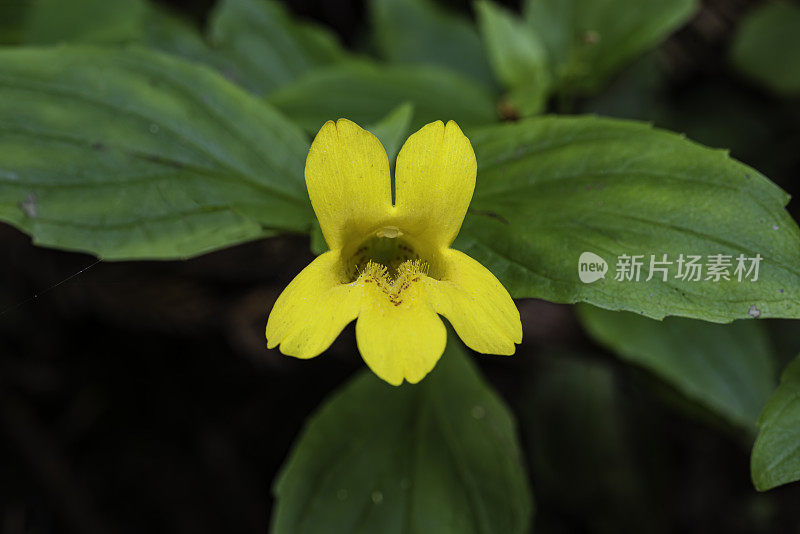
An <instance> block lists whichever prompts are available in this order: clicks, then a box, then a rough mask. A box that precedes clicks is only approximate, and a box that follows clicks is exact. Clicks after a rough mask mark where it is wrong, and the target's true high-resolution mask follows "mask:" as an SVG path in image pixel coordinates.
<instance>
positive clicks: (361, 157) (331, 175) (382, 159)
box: [306, 119, 392, 250]
mask: <svg viewBox="0 0 800 534" xmlns="http://www.w3.org/2000/svg"><path fill="white" fill-rule="evenodd" d="M306 186H307V187H308V196H309V197H311V205H312V206H313V207H314V212H315V213H316V214H317V219H319V223H320V226H321V227H322V233H323V235H324V236H325V241H327V242H328V247H330V249H331V250H340V249H341V248H342V247H343V246H344V244H345V243H347V242H348V241H352V240H353V239H355V240H358V239H361V238H363V237H364V236H365V235H367V233H368V232H370V231H372V230H373V229H375V227H376V226H377V225H378V224H379V223H381V222H382V221H384V220H385V219H386V217H387V216H388V213H389V212H390V211H391V209H392V190H391V178H390V175H389V159H388V158H387V157H386V150H384V148H383V146H382V145H381V142H380V141H378V138H377V137H375V136H374V135H372V134H371V133H369V132H368V131H366V130H364V129H362V128H360V127H359V126H358V125H357V124H355V123H353V122H350V121H349V120H347V119H339V120H338V121H337V122H336V123H334V122H333V121H328V122H326V123H325V124H324V125H323V126H322V129H320V131H319V133H318V134H317V137H315V138H314V142H313V143H312V144H311V149H310V150H309V153H308V158H307V159H306ZM357 245H358V243H356V246H357Z"/></svg>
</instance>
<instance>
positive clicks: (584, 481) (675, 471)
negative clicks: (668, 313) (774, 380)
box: [0, 0, 800, 534]
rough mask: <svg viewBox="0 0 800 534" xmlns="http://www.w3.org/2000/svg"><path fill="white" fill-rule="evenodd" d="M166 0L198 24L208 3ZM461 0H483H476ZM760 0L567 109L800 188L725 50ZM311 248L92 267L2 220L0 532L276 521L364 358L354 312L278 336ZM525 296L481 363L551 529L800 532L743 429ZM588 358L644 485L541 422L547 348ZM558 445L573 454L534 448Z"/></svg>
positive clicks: (764, 111)
mask: <svg viewBox="0 0 800 534" xmlns="http://www.w3.org/2000/svg"><path fill="white" fill-rule="evenodd" d="M169 3H170V4H171V5H172V6H173V7H175V8H177V9H179V10H180V11H182V12H184V13H185V14H186V15H187V16H189V17H191V18H193V19H195V20H196V21H197V23H198V24H202V23H203V21H204V18H205V17H206V16H207V13H208V10H209V9H210V7H211V6H212V2H211V1H205V0H203V1H197V2H190V1H188V0H187V1H173V2H169ZM505 3H506V4H507V5H510V6H511V7H518V6H517V5H516V4H515V3H514V2H505ZM289 4H290V6H291V9H292V10H293V11H294V12H295V13H296V14H298V15H301V16H304V17H308V18H312V19H315V20H317V21H319V22H321V23H323V24H325V25H327V26H330V27H332V28H334V30H335V31H336V32H337V33H338V34H339V35H340V36H341V38H342V40H343V41H344V42H345V43H347V44H348V45H351V46H356V45H360V44H361V43H362V42H363V41H362V37H363V35H364V34H365V27H366V23H367V21H366V14H365V7H364V5H363V3H362V2H355V1H351V2H348V1H339V2H329V1H323V0H316V1H315V0H297V1H292V2H289ZM447 4H448V5H449V6H450V7H451V8H453V9H457V10H461V11H463V12H466V13H468V12H470V4H469V3H468V2H447ZM754 4H755V2H748V1H745V0H710V1H707V2H705V3H704V5H703V8H702V10H701V11H700V13H699V14H698V15H697V16H696V17H695V18H694V19H693V21H692V22H691V23H690V24H689V25H688V26H687V27H685V28H684V29H682V30H681V31H679V32H678V33H677V34H676V35H674V36H673V37H672V38H670V40H669V41H668V42H667V43H666V44H664V45H663V46H662V47H661V48H660V50H659V51H658V52H656V53H655V55H652V56H650V57H648V58H646V59H645V60H644V61H645V62H649V63H647V65H656V67H657V72H658V74H657V75H653V74H652V72H651V71H650V70H648V69H646V68H643V67H642V65H643V64H644V63H641V62H640V63H639V64H638V66H636V65H635V66H634V67H632V68H631V69H630V70H629V71H627V72H626V73H623V74H622V75H621V76H620V77H619V78H618V79H617V80H616V81H615V82H614V84H613V85H612V86H611V87H610V88H609V90H608V91H606V93H605V94H604V95H601V97H599V98H595V99H592V100H586V101H583V102H580V103H579V106H578V109H575V110H573V111H600V112H604V113H607V114H614V115H618V116H626V117H633V118H640V119H645V120H653V121H655V122H656V124H657V125H659V126H663V127H668V128H671V129H674V130H678V131H683V132H687V133H688V135H689V136H690V137H692V138H694V139H697V140H699V141H701V142H704V143H706V144H710V145H712V146H725V147H730V148H732V153H733V155H734V156H736V157H738V158H739V159H742V160H743V161H745V162H746V163H748V164H751V165H753V166H754V167H756V168H758V169H759V170H762V171H763V172H765V173H766V174H767V175H768V176H770V177H771V178H772V179H773V180H775V181H776V182H778V183H779V184H780V185H781V186H782V187H784V188H785V189H787V190H788V191H789V192H792V193H795V194H796V193H798V185H797V181H796V179H795V176H796V173H797V171H798V169H799V168H800V155H798V150H797V147H798V146H800V127H798V125H800V119H799V117H800V112H798V105H797V102H786V101H783V100H779V99H777V98H773V97H771V96H768V95H766V94H765V93H763V92H762V91H761V90H760V89H759V88H757V87H753V86H751V85H750V84H749V83H747V82H746V81H743V80H742V79H740V78H739V77H738V76H737V75H736V74H735V73H734V72H732V70H731V68H730V67H729V65H728V62H727V60H726V57H727V47H728V45H729V43H730V39H731V36H732V32H733V30H734V28H735V27H736V24H737V22H738V21H739V20H740V19H741V17H742V15H743V14H744V13H745V12H746V11H747V9H749V8H750V7H752V5H754ZM642 72H644V73H645V74H642ZM790 207H793V206H792V205H791V204H790ZM794 208H795V209H793V211H794V215H795V217H796V218H797V209H796V207H794ZM308 245H309V244H308V239H307V238H306V237H303V236H288V237H280V238H273V239H268V240H264V241H260V242H255V243H250V244H247V245H242V246H238V247H234V248H231V249H228V250H225V251H221V252H216V253H213V254H208V255H206V256H203V257H201V258H197V259H194V260H190V261H185V262H160V263H157V262H130V263H99V264H95V261H96V260H95V259H94V258H92V257H90V256H87V255H82V254H76V253H67V252H60V251H53V250H46V249H41V248H37V247H34V246H32V245H31V243H30V240H29V238H28V237H27V236H25V235H24V234H21V233H20V232H18V231H16V230H14V229H12V228H11V227H9V226H7V225H2V224H0V251H2V252H0V259H1V260H2V261H0V532H2V533H9V534H11V533H21V532H31V533H38V532H43V533H44V532H76V533H78V532H80V533H83V532H87V533H93V532H98V533H99V532H187V533H189V532H198V533H200V532H231V533H238V532H243V533H244V532H265V531H266V529H267V527H268V524H269V517H270V510H271V508H272V505H273V501H272V496H271V483H272V480H273V479H274V477H275V475H276V472H277V470H278V469H279V467H280V465H281V463H282V462H283V460H284V458H285V457H286V454H287V453H288V451H289V450H290V447H291V445H292V443H293V440H294V439H295V438H296V437H297V435H298V433H299V432H300V431H301V429H302V426H303V423H304V421H305V419H306V418H307V417H308V416H309V415H310V414H311V413H312V412H313V411H314V409H315V408H316V407H317V406H318V405H319V404H320V403H321V401H322V400H323V399H324V398H325V397H326V396H327V395H328V394H330V393H331V392H332V391H333V390H334V389H335V388H336V387H337V386H339V385H341V384H342V383H344V381H346V380H347V378H348V377H350V376H351V375H352V374H353V373H355V372H356V371H358V370H360V369H362V368H363V367H364V364H363V363H362V361H361V359H360V357H359V355H358V352H357V350H356V348H355V340H354V336H353V329H352V326H351V327H349V328H348V329H346V330H345V332H344V334H343V335H342V336H340V338H339V339H338V340H337V341H336V343H335V344H334V346H333V347H332V349H331V350H329V351H328V352H326V353H325V354H324V355H323V356H321V357H319V358H316V359H314V360H311V361H300V360H295V359H292V358H289V357H285V356H282V355H281V354H280V353H278V352H277V351H275V350H272V351H270V350H267V348H266V342H265V340H264V326H265V324H266V318H267V314H268V312H269V310H270V308H271V306H272V304H273V302H274V300H275V298H276V297H277V295H278V294H279V293H280V291H281V290H282V288H283V287H284V286H285V285H286V284H287V283H288V282H289V281H290V280H291V279H292V278H293V277H294V276H295V274H297V272H299V270H300V269H301V268H302V267H303V266H304V265H305V264H306V263H308V262H309V261H310V260H311V259H312V255H311V253H310V252H309V246H308ZM90 265H92V266H91V267H90V268H89V269H87V270H86V271H84V272H82V273H80V274H78V275H77V276H74V277H72V278H69V277H71V276H72V275H74V274H75V273H78V272H79V271H81V270H82V269H84V268H86V267H87V266H90ZM54 284H55V287H53V286H54ZM519 306H520V311H521V313H522V318H523V325H524V332H525V334H524V340H525V341H524V343H523V345H522V346H521V347H520V348H519V350H518V353H517V355H516V356H515V357H513V358H495V357H491V356H478V357H477V360H478V362H479V363H480V365H481V367H482V369H483V371H484V373H485V375H486V377H487V379H488V380H489V381H490V382H491V383H492V384H493V385H494V386H495V388H496V389H497V390H498V391H499V393H500V394H501V396H502V397H504V399H505V400H506V401H507V402H508V404H509V405H510V406H511V408H512V409H513V410H514V411H515V413H517V415H518V418H519V426H520V434H521V436H522V440H523V446H524V448H525V450H526V451H527V453H528V455H529V458H530V461H529V464H530V469H531V471H532V473H531V479H532V481H533V486H534V493H535V494H536V498H537V506H538V513H537V519H536V526H537V530H539V531H541V532H565V533H566V532H579V533H580V532H641V531H648V532H734V533H736V532H800V527H798V525H800V506H798V503H800V488H798V487H797V486H796V485H795V486H788V487H784V488H779V489H776V490H774V491H772V492H769V493H768V494H757V493H756V492H755V491H754V490H753V489H752V486H751V483H750V480H749V447H750V444H751V442H750V441H749V439H747V438H744V437H742V436H740V435H737V434H736V433H735V432H734V431H732V430H730V429H728V428H726V427H725V426H724V425H723V424H722V423H720V422H719V421H716V420H714V419H713V416H711V415H710V414H706V413H704V412H702V410H699V409H698V408H697V407H691V406H690V407H687V406H685V403H682V402H681V401H679V400H677V396H676V395H675V394H673V392H671V391H670V390H669V388H668V387H666V386H664V385H663V384H660V383H658V382H657V381H656V380H655V379H654V378H652V377H650V376H648V375H647V374H646V373H644V372H641V371H639V370H637V369H633V368H630V367H628V366H625V365H623V364H621V363H619V362H618V361H617V360H616V359H615V358H614V357H613V356H611V355H609V354H607V353H606V352H604V351H603V350H602V349H600V348H598V347H596V346H595V345H594V344H593V343H592V342H591V341H590V340H589V339H588V338H587V337H586V336H585V335H584V334H583V333H582V332H581V330H580V327H579V325H578V323H577V321H576V319H575V318H574V316H573V313H572V310H571V307H569V306H564V305H555V304H549V303H545V302H540V301H522V302H520V303H519ZM795 324H796V323H794V322H789V321H774V322H772V323H771V325H770V327H771V331H772V334H773V344H774V346H775V348H776V350H777V352H778V354H779V356H780V358H781V359H782V361H785V360H787V359H788V358H790V357H791V356H794V355H796V354H797V353H798V352H799V351H800V335H798V331H797V328H796V326H793V325H795ZM575 355H578V356H579V358H582V359H585V360H589V361H593V362H595V361H596V362H599V365H602V366H603V367H604V368H606V369H608V372H609V373H611V376H612V377H613V380H614V384H615V388H616V396H615V406H616V407H617V409H618V411H619V412H618V417H619V419H620V421H622V424H623V425H624V428H623V434H624V437H625V445H624V447H625V450H626V451H627V452H628V453H629V454H628V455H626V458H627V460H626V461H629V462H630V466H628V467H631V466H632V467H631V469H633V471H634V472H635V473H637V475H636V476H637V477H638V478H637V482H636V485H635V494H636V498H635V499H634V500H631V499H628V498H627V497H625V496H624V495H625V493H624V492H621V493H620V495H617V494H616V493H617V492H616V491H615V488H618V487H619V486H620V483H618V481H617V480H616V479H615V478H614V477H615V476H616V475H617V474H618V473H616V474H615V473H612V474H610V475H609V474H608V472H607V471H608V470H607V469H603V468H602V466H598V467H597V469H598V470H597V472H592V471H591V469H592V467H591V464H587V465H590V467H589V470H588V472H587V471H586V470H584V471H581V472H578V470H577V469H576V468H575V465H576V464H578V465H584V464H585V462H584V463H581V462H583V459H584V455H588V456H591V454H589V453H587V451H588V450H590V449H592V448H593V447H595V444H593V443H592V442H591V441H589V442H581V441H580V440H581V436H574V437H573V438H574V439H569V437H567V438H566V443H557V442H556V441H554V440H558V439H563V438H564V436H563V435H561V436H558V435H557V436H553V437H551V435H550V433H549V432H547V430H548V429H552V430H553V431H552V433H553V434H559V432H557V431H556V428H555V427H552V426H548V425H547V424H546V423H547V422H548V421H551V420H552V421H553V424H556V425H557V424H558V420H559V418H558V415H559V413H560V412H559V410H561V409H563V407H558V406H556V403H553V402H548V401H547V399H544V400H542V398H541V395H539V393H538V390H537V387H539V386H541V378H540V377H541V376H546V372H545V371H546V369H547V368H548V366H549V365H551V362H552V361H553V360H554V359H558V358H562V357H574V356H575ZM532 399H533V400H532ZM563 402H568V400H566V399H565V400H563ZM529 423H530V424H529ZM539 428H544V429H545V433H544V435H541V433H539V432H538V431H537V430H536V429H539ZM532 429H533V430H532ZM561 434H564V433H563V432H561ZM353 439H358V437H357V436H354V438H353ZM552 449H558V450H559V451H560V452H561V454H560V457H552V458H549V457H546V458H545V459H544V460H541V459H538V460H537V458H541V454H540V453H541V451H542V450H552ZM543 462H544V463H543ZM553 472H555V473H556V475H555V477H554V476H553V474H552V473H553ZM548 473H550V474H549V475H548ZM604 477H605V478H604ZM609 488H611V490H609ZM643 525H647V526H646V527H643ZM643 528H644V529H645V530H642V529H643Z"/></svg>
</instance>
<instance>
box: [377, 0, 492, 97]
mask: <svg viewBox="0 0 800 534" xmlns="http://www.w3.org/2000/svg"><path fill="white" fill-rule="evenodd" d="M368 8H369V11H370V15H371V22H372V33H373V35H374V39H375V41H376V44H377V47H378V51H379V52H380V55H381V57H383V58H385V59H387V60H388V61H390V62H392V63H411V64H426V65H434V66H437V67H443V68H445V69H448V70H451V71H453V72H456V73H458V74H461V75H463V76H464V77H467V78H469V79H470V80H471V81H473V82H478V83H480V84H482V85H484V86H487V87H492V86H493V85H494V80H493V79H492V75H491V73H490V71H489V64H488V62H487V58H486V52H485V51H484V48H483V45H482V44H481V41H480V39H479V37H478V33H477V32H476V31H475V27H474V25H473V24H472V22H471V21H470V20H469V19H467V18H466V17H463V16H461V15H460V14H456V13H450V12H448V11H446V10H445V9H443V8H442V7H440V6H439V5H437V3H436V2H435V1H433V0H369V1H368Z"/></svg>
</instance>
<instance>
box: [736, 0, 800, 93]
mask: <svg viewBox="0 0 800 534" xmlns="http://www.w3.org/2000/svg"><path fill="white" fill-rule="evenodd" d="M798 28H800V6H798V5H797V4H796V3H790V2H784V1H777V2H771V3H766V4H764V5H762V6H759V7H757V8H755V9H753V11H752V12H751V13H749V14H748V15H747V18H745V20H744V21H743V22H742V25H741V27H740V28H739V31H738V33H737V34H736V38H735V40H734V42H733V46H732V47H731V60H732V61H733V64H734V65H735V66H736V68H738V69H739V70H740V71H741V72H742V73H743V74H744V75H745V76H748V77H749V78H751V79H752V80H754V81H755V82H757V83H759V84H760V85H762V86H763V87H765V88H767V89H769V90H771V91H774V92H775V93H777V94H780V95H786V96H800V32H799V31H798Z"/></svg>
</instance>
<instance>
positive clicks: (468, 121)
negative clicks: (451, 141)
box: [268, 61, 496, 133]
mask: <svg viewBox="0 0 800 534" xmlns="http://www.w3.org/2000/svg"><path fill="white" fill-rule="evenodd" d="M268 101H269V102H270V103H271V104H273V105H274V106H275V107H277V108H278V109H280V110H281V111H283V112H284V113H285V114H286V115H288V116H289V117H290V118H292V119H293V120H294V121H295V122H297V123H298V124H299V125H301V126H302V127H303V128H305V129H306V130H307V131H308V132H311V133H316V132H317V131H318V130H319V128H320V127H321V126H322V125H323V124H324V123H325V121H328V120H336V119H338V118H341V117H347V118H348V119H350V120H352V121H354V122H356V123H358V124H361V125H365V124H372V123H375V122H377V121H378V120H380V119H381V118H383V117H384V116H385V115H386V114H387V113H389V112H390V111H391V110H393V109H395V108H396V107H397V106H399V105H401V104H403V103H404V102H410V103H411V104H413V106H414V120H413V121H412V129H417V128H420V127H421V126H423V125H425V124H427V123H429V122H433V121H435V120H439V119H443V120H448V119H452V120H455V121H457V122H458V124H459V125H460V126H461V127H462V128H464V127H469V126H474V125H477V124H486V123H490V122H493V121H495V120H496V114H495V109H494V103H493V101H492V98H491V96H490V95H489V93H487V92H486V91H484V90H483V89H481V88H480V87H478V86H476V85H475V84H473V83H471V82H469V81H468V80H465V79H463V78H461V77H460V76H458V75H456V74H451V73H450V72H448V71H445V70H441V69H437V68H434V67H426V66H400V65H397V66H387V65H381V64H378V63H369V62H366V61H364V62H348V63H342V64H339V65H334V66H330V67H326V68H321V69H317V70H314V71H312V72H310V73H308V74H307V75H305V76H304V77H302V78H299V79H298V80H296V81H295V82H294V83H291V84H289V85H286V86H284V87H282V88H281V89H279V90H277V91H275V92H274V93H272V94H271V95H270V96H269V97H268Z"/></svg>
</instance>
